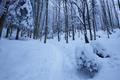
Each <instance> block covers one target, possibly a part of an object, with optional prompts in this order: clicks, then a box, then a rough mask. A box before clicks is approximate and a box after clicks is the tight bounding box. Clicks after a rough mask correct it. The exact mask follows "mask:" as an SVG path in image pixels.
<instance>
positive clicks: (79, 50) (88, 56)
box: [75, 44, 100, 78]
mask: <svg viewBox="0 0 120 80" xmlns="http://www.w3.org/2000/svg"><path fill="white" fill-rule="evenodd" d="M75 53H76V62H77V67H78V70H79V71H80V72H82V73H84V74H85V75H88V76H90V77H91V78H92V77H94V76H95V74H96V73H98V71H99V69H100V64H99V60H98V56H96V55H95V54H94V53H93V49H92V47H91V46H90V45H88V44H85V45H79V46H77V47H76V52H75Z"/></svg>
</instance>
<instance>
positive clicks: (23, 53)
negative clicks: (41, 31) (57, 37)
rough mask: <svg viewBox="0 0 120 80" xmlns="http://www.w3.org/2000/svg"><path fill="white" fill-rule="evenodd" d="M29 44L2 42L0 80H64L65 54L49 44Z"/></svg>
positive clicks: (0, 47)
mask: <svg viewBox="0 0 120 80" xmlns="http://www.w3.org/2000/svg"><path fill="white" fill-rule="evenodd" d="M29 43H31V42H27V43H26V42H20V43H19V41H18V42H17V41H15V42H14V41H13V43H12V41H6V43H4V42H2V41H0V44H1V46H0V65H1V66H0V73H2V74H1V75H0V80H33V79H34V80H39V79H42V80H63V79H62V78H63V76H62V75H63V70H62V69H63V54H62V53H61V52H60V51H59V50H58V49H57V48H56V47H55V46H52V45H49V44H48V45H47V46H46V45H45V44H38V43H37V42H32V44H29ZM28 46H29V48H28ZM1 52H2V53H1ZM8 53H9V54H8ZM1 60H2V61H1ZM3 60H4V61H3Z"/></svg>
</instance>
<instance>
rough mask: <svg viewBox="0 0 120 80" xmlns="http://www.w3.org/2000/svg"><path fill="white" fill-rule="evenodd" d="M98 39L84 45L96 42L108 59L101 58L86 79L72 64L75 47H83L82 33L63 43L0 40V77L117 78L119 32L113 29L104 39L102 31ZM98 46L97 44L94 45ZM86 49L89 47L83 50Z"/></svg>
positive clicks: (51, 79)
mask: <svg viewBox="0 0 120 80" xmlns="http://www.w3.org/2000/svg"><path fill="white" fill-rule="evenodd" d="M97 34H98V35H99V36H101V38H99V39H97V40H96V41H92V42H90V43H89V44H88V46H92V45H93V44H100V45H101V46H102V47H104V49H105V51H106V53H107V54H109V55H110V58H101V60H100V61H99V62H100V67H101V68H100V71H99V72H98V73H97V74H96V75H95V76H94V77H93V78H90V77H89V76H87V75H86V74H82V73H79V72H78V71H77V67H76V49H81V48H78V47H77V46H82V47H84V46H85V45H86V44H85V43H84V39H83V37H82V36H80V38H76V40H75V41H72V40H71V39H70V40H69V44H66V43H65V41H64V40H63V37H62V40H61V41H60V42H57V39H56V38H55V39H53V40H48V42H47V44H44V43H42V42H40V41H39V40H28V41H19V40H18V41H16V40H7V39H1V40H0V80H119V79H120V31H118V30H116V32H115V33H113V34H112V35H111V36H110V39H108V38H107V37H106V35H105V33H104V32H102V31H99V32H98V33H97ZM97 47H99V46H97ZM87 50H89V49H87Z"/></svg>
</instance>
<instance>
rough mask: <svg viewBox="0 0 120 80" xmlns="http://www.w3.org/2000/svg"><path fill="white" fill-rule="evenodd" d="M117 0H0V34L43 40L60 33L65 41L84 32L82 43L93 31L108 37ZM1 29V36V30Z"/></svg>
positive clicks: (116, 20)
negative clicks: (101, 31)
mask: <svg viewBox="0 0 120 80" xmlns="http://www.w3.org/2000/svg"><path fill="white" fill-rule="evenodd" d="M119 10H120V1H119V0H0V37H5V38H8V39H13V38H14V39H16V40H19V39H20V38H21V37H29V38H33V39H40V40H42V39H43V40H44V43H46V42H47V39H53V38H54V37H57V38H58V41H60V40H61V35H64V39H65V41H66V43H69V38H72V39H73V40H75V38H76V37H75V35H76V34H77V33H78V34H79V33H80V32H82V34H84V40H85V43H89V42H90V41H91V40H96V37H100V36H97V35H96V31H98V30H103V31H105V32H106V33H107V36H108V38H109V37H110V35H111V34H112V32H113V30H114V29H116V28H120V23H119V22H120V21H119ZM3 32H4V33H5V35H4V36H2V33H3Z"/></svg>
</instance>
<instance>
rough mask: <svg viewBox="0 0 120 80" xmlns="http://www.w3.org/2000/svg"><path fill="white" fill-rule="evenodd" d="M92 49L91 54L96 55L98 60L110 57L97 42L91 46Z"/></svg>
mask: <svg viewBox="0 0 120 80" xmlns="http://www.w3.org/2000/svg"><path fill="white" fill-rule="evenodd" d="M91 45H92V47H93V52H94V53H95V54H96V55H98V57H100V58H109V57H110V55H109V54H108V52H107V51H106V49H105V48H104V47H103V46H102V45H101V44H100V43H99V42H94V43H92V44H91Z"/></svg>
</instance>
